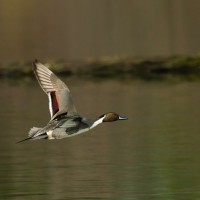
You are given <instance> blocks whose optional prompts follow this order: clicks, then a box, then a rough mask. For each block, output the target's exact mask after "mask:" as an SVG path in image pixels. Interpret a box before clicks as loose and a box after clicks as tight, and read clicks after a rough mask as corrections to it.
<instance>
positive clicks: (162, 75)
mask: <svg viewBox="0 0 200 200" xmlns="http://www.w3.org/2000/svg"><path fill="white" fill-rule="evenodd" d="M42 62H43V61H42ZM46 63H48V64H49V66H50V68H51V69H52V70H53V71H54V72H55V73H56V74H59V75H63V76H77V77H85V78H96V79H97V78H98V79H103V78H116V79H125V78H134V79H144V80H154V79H158V80H160V79H168V78H177V79H181V80H182V79H183V80H184V79H185V80H200V56H196V57H180V56H177V57H169V58H148V59H144V58H120V57H103V58H99V59H87V60H82V61H79V62H77V61H76V62H62V61H53V62H52V61H46ZM31 66H32V62H26V63H22V62H19V63H11V64H4V65H1V66H0V78H5V79H9V78H15V79H19V78H20V79H21V78H23V77H33V72H32V67H31Z"/></svg>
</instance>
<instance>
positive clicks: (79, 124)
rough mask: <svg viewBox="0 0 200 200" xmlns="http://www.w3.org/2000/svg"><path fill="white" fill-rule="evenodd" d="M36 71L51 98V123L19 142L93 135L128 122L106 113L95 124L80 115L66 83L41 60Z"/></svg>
mask: <svg viewBox="0 0 200 200" xmlns="http://www.w3.org/2000/svg"><path fill="white" fill-rule="evenodd" d="M33 71H34V73H35V76H36V78H37V80H38V82H39V84H40V86H41V88H42V89H43V91H44V92H45V93H46V94H47V96H48V99H49V110H50V115H51V119H50V121H49V123H48V124H47V125H46V126H45V127H44V128H38V127H33V128H31V129H30V131H29V133H28V137H27V138H25V139H23V140H20V141H19V142H23V141H26V140H36V139H49V140H51V139H63V138H66V137H72V136H75V135H78V134H81V133H84V132H86V131H89V130H90V129H92V128H94V127H96V126H97V125H99V124H101V123H103V122H113V121H117V120H126V119H127V118H126V117H123V116H120V115H118V114H117V113H115V112H108V113H105V114H103V115H101V116H99V117H98V118H97V119H94V120H93V119H88V118H86V117H83V116H81V115H79V114H78V113H77V110H76V108H75V106H74V104H73V101H72V97H71V93H70V90H69V88H68V87H67V85H66V84H65V83H64V82H63V81H61V80H60V79H59V78H58V77H57V76H56V75H55V74H54V73H53V72H52V71H50V70H49V69H48V68H47V67H46V66H45V65H43V64H42V63H40V62H38V61H37V60H36V61H34V62H33ZM19 142H18V143H19Z"/></svg>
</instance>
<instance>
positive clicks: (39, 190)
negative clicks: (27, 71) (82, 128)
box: [0, 78, 200, 200]
mask: <svg viewBox="0 0 200 200" xmlns="http://www.w3.org/2000/svg"><path fill="white" fill-rule="evenodd" d="M67 83H68V86H69V87H70V89H71V91H72V95H73V99H74V102H75V104H76V107H77V109H78V111H79V113H80V114H82V115H85V116H86V117H91V118H95V117H97V116H99V115H101V114H102V113H105V112H107V111H116V112H118V113H120V114H123V115H125V116H127V117H128V118H129V120H128V121H122V122H115V123H105V124H102V125H101V126H99V127H97V128H95V129H93V130H92V131H90V132H88V133H86V134H82V135H80V136H77V137H72V138H69V139H63V140H54V141H47V140H40V141H29V142H24V143H20V144H15V142H16V141H18V140H20V139H22V138H24V137H26V134H27V132H28V130H29V128H30V127H32V126H39V127H40V126H44V125H45V124H46V123H47V122H48V120H49V112H48V104H47V97H46V95H45V94H44V93H43V92H42V90H41V89H40V87H39V85H38V84H37V82H36V81H34V82H32V81H30V82H29V81H28V82H27V83H26V84H25V83H19V82H15V81H2V83H1V85H0V89H1V91H2V93H1V94H2V95H1V99H0V104H1V112H0V118H1V121H0V125H1V140H0V191H1V192H0V198H1V199H20V200H23V199H38V200H40V199H41V200H43V199H52V200H53V199H70V200H71V199H93V200H95V199H113V200H116V199H120V200H121V199H125V200H128V199H131V200H132V199H137V200H138V199H139V200H146V199H148V200H149V199H159V200H160V199H167V200H168V199H175V200H179V199H180V200H182V199H187V200H190V199H191V200H194V199H199V198H200V190H199V186H200V157H199V154H200V145H199V141H200V123H199V118H200V107H199V102H200V83H198V82H192V83H190V82H184V83H170V82H141V81H115V80H113V81H109V80H107V81H86V80H76V79H71V78H70V79H68V80H67Z"/></svg>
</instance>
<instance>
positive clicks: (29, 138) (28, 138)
mask: <svg viewBox="0 0 200 200" xmlns="http://www.w3.org/2000/svg"><path fill="white" fill-rule="evenodd" d="M31 139H32V138H31V137H27V138H25V139H23V140H20V141H18V142H16V144H18V143H21V142H25V141H26V140H31Z"/></svg>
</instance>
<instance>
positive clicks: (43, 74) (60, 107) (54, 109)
mask: <svg viewBox="0 0 200 200" xmlns="http://www.w3.org/2000/svg"><path fill="white" fill-rule="evenodd" d="M33 66H34V67H33V71H34V73H35V76H36V78H37V80H38V82H39V84H40V86H41V88H42V89H43V91H44V92H45V93H46V94H47V95H48V99H49V110H50V114H51V118H52V119H54V118H55V117H57V116H59V115H61V114H63V113H67V114H68V115H70V114H72V113H77V111H76V108H75V106H74V104H73V101H72V97H71V94H70V91H69V88H68V87H67V86H66V84H65V83H64V82H63V81H61V80H60V79H59V78H58V77H57V76H56V75H55V74H54V73H53V72H52V71H50V70H49V69H48V68H47V67H46V66H45V65H43V64H42V63H40V62H38V61H35V62H34V63H33Z"/></svg>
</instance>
